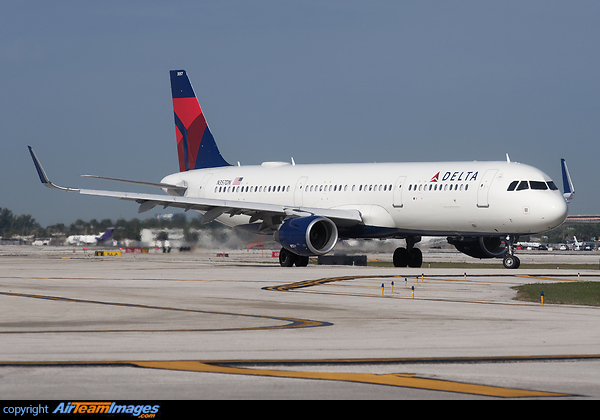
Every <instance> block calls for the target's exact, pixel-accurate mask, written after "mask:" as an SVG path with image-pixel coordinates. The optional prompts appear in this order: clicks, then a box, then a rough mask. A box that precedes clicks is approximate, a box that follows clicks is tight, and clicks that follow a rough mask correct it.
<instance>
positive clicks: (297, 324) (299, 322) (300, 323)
mask: <svg viewBox="0 0 600 420" xmlns="http://www.w3.org/2000/svg"><path fill="white" fill-rule="evenodd" d="M0 295H4V296H12V297H23V298H31V299H44V300H53V301H60V302H70V303H85V304H94V305H108V306H120V307H128V308H138V309H152V310H161V311H177V312H191V313H199V314H212V315H228V316H239V317H247V318H262V319H269V320H276V321H282V322H287V323H288V324H286V325H269V326H262V327H260V326H259V327H237V328H236V327H232V328H204V329H203V328H184V329H147V330H145V329H104V330H40V331H0V334H45V333H98V332H103V333H106V332H206V331H252V330H276V329H288V328H312V327H324V326H330V325H332V324H331V323H329V322H323V321H313V320H308V319H300V318H289V317H280V316H269V315H249V314H239V313H232V312H217V311H204V310H200V309H185V308H170V307H164V306H153V305H142V304H136V303H121V302H104V301H95V300H85V299H75V298H67V297H60V296H44V295H33V294H27V293H12V292H0Z"/></svg>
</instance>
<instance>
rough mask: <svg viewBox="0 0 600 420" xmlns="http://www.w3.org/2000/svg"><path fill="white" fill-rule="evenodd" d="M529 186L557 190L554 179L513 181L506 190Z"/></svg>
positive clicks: (521, 188) (522, 188)
mask: <svg viewBox="0 0 600 420" xmlns="http://www.w3.org/2000/svg"><path fill="white" fill-rule="evenodd" d="M529 188H531V189H532V190H547V189H550V190H552V191H556V190H558V187H557V186H556V184H555V183H554V181H513V182H511V183H510V185H509V186H508V188H507V191H515V190H516V191H523V190H528V189H529Z"/></svg>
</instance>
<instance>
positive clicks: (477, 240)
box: [448, 236, 506, 258]
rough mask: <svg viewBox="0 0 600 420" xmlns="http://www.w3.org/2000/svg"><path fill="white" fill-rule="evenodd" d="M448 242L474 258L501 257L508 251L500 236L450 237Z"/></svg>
mask: <svg viewBox="0 0 600 420" xmlns="http://www.w3.org/2000/svg"><path fill="white" fill-rule="evenodd" d="M448 243H449V244H451V245H454V246H455V247H456V249H458V250H459V251H460V252H462V253H463V254H467V255H468V256H470V257H473V258H499V257H502V256H504V254H505V253H506V248H505V247H504V246H503V244H502V238H500V237H498V236H479V237H470V238H453V237H450V238H448Z"/></svg>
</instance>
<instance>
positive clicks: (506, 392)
mask: <svg viewBox="0 0 600 420" xmlns="http://www.w3.org/2000/svg"><path fill="white" fill-rule="evenodd" d="M566 358H571V359H582V358H595V359H597V358H600V355H581V356H577V355H575V356H529V357H528V356H516V357H512V358H506V357H500V358H493V357H492V358H456V359H450V358H448V359H444V358H442V359H320V360H268V361H265V360H262V361H260V360H259V361H252V360H246V361H244V360H237V361H214V360H213V361H201V360H163V361H104V362H102V361H99V362H98V361H96V362H93V361H86V362H82V361H79V362H78V361H73V362H0V366H55V367H61V366H135V367H140V368H149V369H163V370H174V371H187V372H202V373H217V374H227V375H249V376H262V377H272V378H294V379H306V380H326V381H340V382H355V383H362V384H370V385H385V386H393V387H401V388H413V389H423V390H429V391H442V392H454V393H460V394H470V395H480V396H487V397H500V398H540V397H568V396H572V394H567V393H558V392H546V391H536V390H527V389H518V388H507V387H498V386H490V385H481V384H472V383H465V382H456V381H450V380H443V379H431V378H426V377H419V376H417V375H416V374H414V373H387V374H374V373H361V372H310V371H293V370H279V369H260V368H247V367H235V366H231V365H232V364H256V363H258V364H271V365H289V364H303V365H306V364H311V363H312V364H334V365H340V364H377V363H423V362H425V361H428V362H430V363H436V362H437V363H476V362H491V361H502V362H506V361H507V360H518V361H525V360H531V361H536V360H548V359H558V360H565V359H566Z"/></svg>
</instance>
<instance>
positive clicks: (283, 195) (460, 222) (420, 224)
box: [161, 162, 567, 238]
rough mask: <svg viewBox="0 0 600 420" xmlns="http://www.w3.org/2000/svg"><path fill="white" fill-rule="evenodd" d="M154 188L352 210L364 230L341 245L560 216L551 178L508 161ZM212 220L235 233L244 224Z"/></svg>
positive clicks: (515, 229)
mask: <svg viewBox="0 0 600 420" xmlns="http://www.w3.org/2000/svg"><path fill="white" fill-rule="evenodd" d="M515 181H517V182H518V183H519V184H520V183H521V181H528V183H527V188H523V187H521V188H520V189H518V188H513V189H512V191H509V189H510V188H509V186H511V184H514V182H515ZM530 181H534V182H530ZM161 182H164V183H168V184H178V185H182V184H183V185H185V186H187V187H188V188H187V191H186V195H187V196H189V197H199V198H212V199H221V200H228V201H242V202H244V201H245V202H260V203H271V204H279V205H285V206H289V207H308V208H330V209H345V210H349V209H351V210H357V211H359V212H360V214H361V216H362V219H363V223H362V224H361V225H360V226H354V227H349V228H347V229H344V228H343V227H342V228H341V229H340V237H341V238H344V237H348V238H350V237H354V238H360V237H371V238H372V237H392V236H395V237H405V236H418V235H423V236H445V235H448V236H471V235H489V236H501V235H506V234H508V233H512V234H531V233H537V232H543V231H547V230H549V229H552V228H554V227H556V226H558V225H560V224H561V223H562V222H563V221H564V220H565V218H566V216H567V204H566V202H565V200H564V198H563V195H562V194H561V192H560V191H558V190H557V188H556V186H555V185H554V183H553V182H552V180H551V179H550V177H549V176H548V175H546V174H545V173H543V172H542V171H540V170H538V169H536V168H534V167H532V166H529V165H524V164H519V163H514V162H427V163H365V164H356V163H354V164H313V165H300V164H298V165H291V164H288V163H284V162H267V163H265V164H263V165H260V166H226V167H218V168H209V169H198V170H191V171H187V172H180V173H176V174H172V175H169V176H167V177H165V178H164V179H163V180H162V181H161ZM534 183H535V184H534ZM165 191H167V193H171V194H174V192H171V191H169V190H168V189H165ZM217 220H218V221H219V222H221V223H224V224H226V225H229V226H237V225H248V224H249V222H250V217H249V216H245V215H233V216H230V215H228V214H227V215H222V216H220V217H218V218H217Z"/></svg>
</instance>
